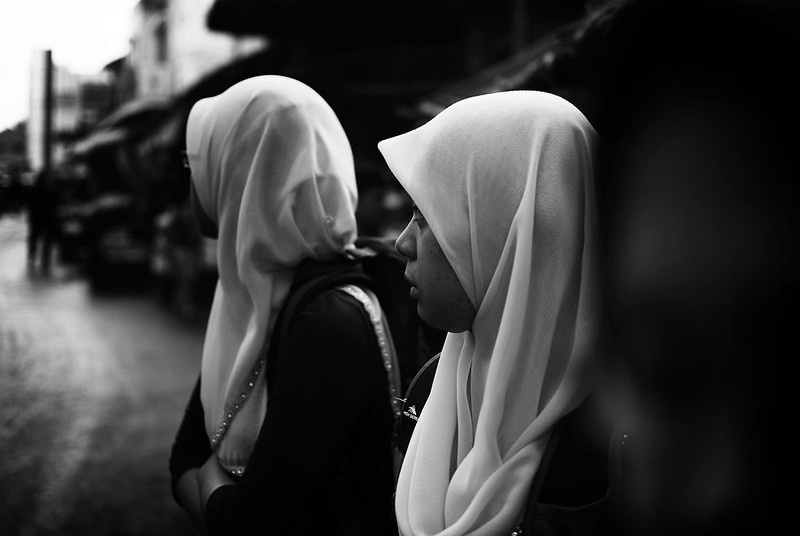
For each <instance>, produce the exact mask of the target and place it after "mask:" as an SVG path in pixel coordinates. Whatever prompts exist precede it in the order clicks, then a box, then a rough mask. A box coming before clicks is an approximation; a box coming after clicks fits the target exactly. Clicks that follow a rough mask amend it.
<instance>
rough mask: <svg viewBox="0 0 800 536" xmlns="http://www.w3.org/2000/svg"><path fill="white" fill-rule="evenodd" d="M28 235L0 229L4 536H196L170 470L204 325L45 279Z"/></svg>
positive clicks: (77, 282) (133, 299) (56, 276)
mask: <svg viewBox="0 0 800 536" xmlns="http://www.w3.org/2000/svg"><path fill="white" fill-rule="evenodd" d="M25 234H26V227H25V220H24V218H22V217H21V216H4V217H2V218H1V219H0V534H1V535H3V536H16V535H20V536H22V535H36V536H38V535H50V534H52V535H60V536H62V535H68V534H75V535H82V536H92V535H101V534H102V535H111V534H114V535H116V534H119V535H148V536H151V535H160V534H165V535H166V534H168V535H171V536H181V535H184V534H185V535H191V534H196V532H195V531H194V529H193V527H192V526H191V523H190V522H189V520H188V518H187V517H186V515H185V513H184V512H183V511H182V510H180V509H179V508H178V507H177V506H176V505H175V503H174V502H173V501H172V498H171V495H170V490H169V475H168V470H167V459H168V455H169V447H170V443H171V440H172V436H173V434H174V432H175V430H176V428H177V426H178V423H179V420H180V417H181V415H182V412H183V406H184V403H185V401H186V399H187V398H188V394H189V392H190V390H191V387H192V384H193V382H194V380H195V377H196V374H197V373H198V370H199V365H200V357H199V356H200V351H201V347H202V338H203V326H202V320H201V321H196V322H188V321H185V320H180V319H179V318H178V317H176V316H175V315H174V314H173V313H171V312H170V311H169V310H167V308H165V307H163V306H162V305H160V304H159V303H158V302H157V300H155V299H154V298H153V297H152V296H151V295H150V294H149V293H148V292H146V291H141V290H140V291H136V292H133V291H128V292H122V293H119V292H118V293H116V294H109V295H98V294H96V293H93V292H92V291H91V290H90V289H89V287H88V285H87V283H86V281H85V280H83V279H82V278H81V277H79V276H78V275H77V274H76V271H75V270H74V269H70V268H69V267H64V266H58V265H56V266H54V267H53V269H52V270H51V274H50V275H49V276H44V275H40V274H38V273H37V271H36V270H35V269H29V268H28V266H27V265H26V254H25ZM55 257H56V258H57V256H55ZM201 317H202V315H201Z"/></svg>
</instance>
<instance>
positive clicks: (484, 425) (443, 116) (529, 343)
mask: <svg viewBox="0 0 800 536" xmlns="http://www.w3.org/2000/svg"><path fill="white" fill-rule="evenodd" d="M595 138H596V134H595V131H594V129H593V128H592V126H591V125H590V124H589V122H588V121H587V120H586V118H585V117H584V116H583V114H581V113H580V112H579V111H578V109H577V108H575V107H574V106H573V105H571V104H570V103H568V102H567V101H565V100H563V99H562V98H560V97H557V96H555V95H551V94H547V93H541V92H535V91H509V92H503V93H496V94H490V95H483V96H479V97H473V98H469V99H465V100H463V101H460V102H457V103H456V104H454V105H452V106H450V107H449V108H447V109H445V110H444V111H442V112H441V113H440V114H439V115H437V116H436V117H434V118H433V119H432V120H431V121H429V122H428V123H426V124H425V125H423V126H421V127H419V128H417V129H416V130H413V131H411V132H408V133H406V134H403V135H400V136H397V137H394V138H390V139H388V140H384V141H382V142H380V143H379V144H378V147H379V149H380V151H381V153H382V154H383V156H384V158H385V159H386V162H387V163H388V165H389V167H390V168H391V170H392V172H393V173H394V174H395V176H396V177H397V179H398V180H399V181H400V183H401V184H402V185H403V187H404V188H405V189H406V191H407V192H408V193H409V195H410V196H411V198H412V199H413V200H414V202H415V203H416V204H417V205H418V206H419V207H420V210H421V211H422V213H423V215H424V216H425V219H426V220H427V222H428V224H429V225H430V227H431V230H432V231H433V233H434V236H435V237H436V239H437V240H438V242H439V244H440V245H441V247H442V250H443V251H444V253H445V255H446V257H447V259H448V260H449V262H450V264H451V265H452V266H453V268H454V270H455V272H456V274H457V275H458V277H459V280H460V281H461V283H462V285H463V287H464V288H465V290H466V292H467V294H468V296H469V297H470V299H471V300H472V303H473V304H474V305H475V308H476V310H477V316H476V318H475V321H474V324H473V327H472V329H471V330H470V331H466V332H464V333H450V334H448V335H447V339H446V341H445V345H444V348H443V349H442V354H441V358H440V360H439V365H438V369H437V371H436V376H435V379H434V382H433V387H432V390H431V394H430V398H429V399H428V401H427V404H426V405H425V408H424V410H423V411H422V414H421V417H420V419H419V422H418V423H417V426H416V428H415V430H414V433H413V435H412V438H411V442H410V444H409V448H408V451H407V454H406V457H405V459H404V461H403V466H402V469H401V472H400V476H399V480H398V486H397V497H396V505H395V507H396V511H397V519H398V525H399V527H400V532H401V533H402V534H403V535H404V536H411V535H414V536H421V535H426V536H428V535H434V534H437V535H466V534H469V535H498V534H500V535H502V534H509V533H510V532H511V531H512V530H513V528H514V527H515V526H516V525H517V524H518V523H519V522H520V521H521V516H522V514H523V511H524V503H525V501H526V498H527V493H528V490H529V486H530V483H531V479H532V477H533V475H534V473H535V472H536V470H537V467H538V466H539V461H540V459H541V456H542V454H543V451H544V449H545V446H546V444H547V441H548V439H549V437H550V431H551V430H552V428H553V425H554V424H555V423H556V422H557V421H558V420H559V419H560V418H562V417H563V416H564V415H565V414H567V413H568V412H569V411H571V410H572V409H574V408H575V407H576V406H577V405H579V404H580V402H581V401H582V400H583V399H584V398H585V396H586V394H587V391H588V388H589V385H588V384H589V377H590V364H591V362H592V361H593V360H594V359H593V358H594V355H593V343H594V341H595V323H596V312H595V309H596V306H595V302H596V300H595V292H594V288H595V276H594V262H595V260H594V253H593V240H594V217H595V216H594V201H593V196H594V190H593V181H592V170H593V159H592V156H593V147H594V144H595Z"/></svg>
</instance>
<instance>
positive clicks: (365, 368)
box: [170, 76, 394, 535]
mask: <svg viewBox="0 0 800 536" xmlns="http://www.w3.org/2000/svg"><path fill="white" fill-rule="evenodd" d="M186 130H187V132H186V152H187V156H188V162H189V166H190V169H191V176H192V189H193V191H192V195H193V196H194V197H193V202H194V208H195V210H196V215H197V218H198V223H199V224H200V227H201V229H203V231H204V233H205V234H207V235H209V236H212V237H214V238H216V239H217V258H218V270H219V280H218V283H217V287H216V292H215V295H214V301H213V305H212V308H211V312H210V316H209V320H208V326H207V330H206V338H205V343H204V346H203V357H202V367H201V375H200V379H199V381H198V384H197V386H196V387H195V391H194V393H193V395H192V398H191V399H190V403H189V406H188V408H187V410H186V414H185V416H184V419H183V422H182V424H181V427H180V429H179V431H178V434H177V437H176V439H175V442H174V445H173V448H172V456H171V459H170V471H171V474H172V485H173V493H174V495H175V498H176V500H177V501H178V503H179V504H180V505H182V506H183V507H184V508H186V509H187V510H188V511H189V513H190V515H191V516H192V517H193V519H194V520H195V521H196V522H197V524H198V526H199V527H200V528H201V530H202V531H204V532H205V531H208V533H210V534H218V533H224V534H234V533H246V532H248V531H257V532H259V533H264V534H281V535H283V534H323V533H324V534H364V535H374V534H388V533H391V531H392V530H394V515H393V512H392V493H393V487H394V480H393V460H392V450H391V443H390V441H391V430H392V425H393V420H394V415H393V409H392V407H391V400H390V396H389V389H388V387H387V382H388V381H389V380H388V379H387V369H385V368H384V366H385V363H384V361H383V355H382V353H381V350H380V344H381V341H379V340H378V336H377V335H376V330H375V329H374V328H375V325H374V322H375V319H374V316H371V315H370V313H369V311H368V308H369V306H370V305H372V306H376V307H377V308H378V309H379V306H377V303H376V302H375V298H374V294H372V293H371V292H370V291H368V290H367V291H363V292H359V290H363V289H358V288H355V289H354V288H352V287H347V288H338V287H337V288H334V289H330V290H327V291H323V292H322V293H321V294H319V295H318V296H316V297H315V298H314V299H313V300H312V301H311V302H310V303H309V304H308V305H306V306H305V308H303V309H302V310H301V311H299V312H298V314H297V316H296V317H293V318H295V320H294V321H293V323H292V324H291V325H290V327H289V331H288V332H283V331H281V333H282V334H284V335H285V338H284V339H283V340H280V345H279V348H280V349H279V350H278V351H277V352H272V351H270V347H271V343H272V342H275V341H274V340H273V336H274V335H275V326H276V319H277V317H278V314H279V312H280V311H281V308H282V307H283V305H284V303H285V302H286V299H287V296H288V295H289V293H290V289H292V286H293V285H299V284H301V283H302V282H303V280H302V279H303V277H304V276H303V275H301V274H302V270H301V268H302V267H303V266H305V265H306V264H304V262H305V263H308V262H312V263H313V262H318V261H327V262H331V263H336V262H337V259H341V258H343V256H344V255H345V253H346V252H347V251H348V250H349V249H350V248H352V247H353V241H354V239H355V237H356V220H355V207H356V202H357V192H356V180H355V172H354V166H353V156H352V152H351V148H350V144H349V142H348V140H347V137H346V135H345V132H344V130H343V129H342V126H341V124H340V123H339V120H338V119H337V117H336V115H335V114H334V112H333V110H332V109H331V108H330V107H329V106H328V104H327V103H326V102H325V101H324V100H323V99H322V97H321V96H320V95H318V94H317V93H316V92H314V91H313V90H312V89H311V88H309V87H307V86H306V85H304V84H302V83H301V82H299V81H296V80H293V79H290V78H285V77H281V76H258V77H254V78H251V79H247V80H244V81H242V82H240V83H238V84H235V85H234V86H232V87H231V88H229V89H228V90H227V91H225V92H223V93H222V94H220V95H218V96H215V97H211V98H206V99H202V100H200V101H199V102H197V103H196V104H195V105H194V107H193V108H192V110H191V112H190V114H189V118H188V123H187V129H186ZM345 264H347V263H345ZM373 313H374V311H373ZM276 346H278V345H276Z"/></svg>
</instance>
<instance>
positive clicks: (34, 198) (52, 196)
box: [27, 168, 58, 273]
mask: <svg viewBox="0 0 800 536" xmlns="http://www.w3.org/2000/svg"><path fill="white" fill-rule="evenodd" d="M56 201H57V200H56V186H55V178H54V175H53V172H52V171H51V170H49V169H47V168H43V169H41V170H40V171H39V172H38V173H37V174H36V175H35V178H34V182H33V185H32V186H31V188H30V190H29V192H28V199H27V208H28V267H29V268H34V267H35V266H36V264H37V262H38V263H39V266H40V267H41V269H42V272H44V273H47V272H49V271H50V262H51V258H52V249H53V242H54V240H55V233H56V210H57V208H58V207H57V202H56Z"/></svg>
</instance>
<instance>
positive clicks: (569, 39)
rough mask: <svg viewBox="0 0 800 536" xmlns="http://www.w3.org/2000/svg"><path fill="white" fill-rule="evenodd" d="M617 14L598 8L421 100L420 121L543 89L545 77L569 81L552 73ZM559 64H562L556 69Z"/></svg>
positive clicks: (612, 9)
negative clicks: (491, 96) (458, 105)
mask: <svg viewBox="0 0 800 536" xmlns="http://www.w3.org/2000/svg"><path fill="white" fill-rule="evenodd" d="M613 13H614V7H613V3H612V6H610V7H606V8H601V9H598V10H597V11H595V12H592V13H590V14H589V15H587V16H586V17H584V18H581V19H580V20H578V21H574V22H571V23H568V24H565V25H563V26H561V27H559V28H557V29H556V30H554V31H552V32H550V33H548V34H546V35H544V36H543V37H541V38H540V39H538V40H537V41H535V42H534V43H532V44H530V45H528V46H527V47H525V48H523V49H521V50H519V51H518V52H517V53H515V54H514V55H513V56H511V57H509V58H507V59H505V60H503V61H501V62H498V63H496V64H494V65H491V66H489V67H487V68H485V69H483V70H481V71H479V72H477V73H475V74H474V75H471V76H469V77H466V78H464V79H461V80H458V81H456V82H454V83H452V84H448V85H446V86H444V87H442V88H440V89H437V90H436V91H434V92H432V93H430V94H429V95H427V96H426V97H425V98H423V99H421V100H419V101H418V103H417V115H418V117H419V120H421V121H423V122H424V121H426V120H428V119H430V118H432V117H433V116H435V115H436V114H438V113H439V112H441V111H442V110H444V109H445V108H447V107H448V106H450V105H451V104H453V103H455V102H456V101H459V100H462V99H465V98H468V97H472V96H475V95H481V94H485V93H497V92H499V91H509V90H514V89H542V88H541V87H538V86H539V85H541V84H542V83H543V79H545V78H559V77H560V78H561V79H560V80H548V83H549V82H554V83H564V82H566V80H564V76H563V74H564V73H559V74H557V75H554V74H553V73H552V71H553V70H554V69H555V68H557V67H558V68H561V67H562V65H563V64H564V63H567V62H565V61H563V60H564V58H565V57H566V56H568V55H570V54H572V53H574V50H575V49H576V47H578V46H581V44H582V43H581V42H582V41H586V40H587V36H589V35H590V34H591V38H592V39H594V38H596V37H597V34H599V33H601V32H602V28H603V26H604V25H606V24H608V21H609V20H611V18H612V17H613ZM583 44H584V45H585V44H586V43H583ZM590 44H591V43H590ZM556 63H559V64H561V65H558V66H556ZM547 89H550V88H547Z"/></svg>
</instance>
